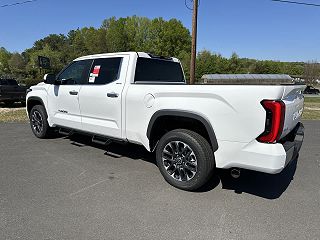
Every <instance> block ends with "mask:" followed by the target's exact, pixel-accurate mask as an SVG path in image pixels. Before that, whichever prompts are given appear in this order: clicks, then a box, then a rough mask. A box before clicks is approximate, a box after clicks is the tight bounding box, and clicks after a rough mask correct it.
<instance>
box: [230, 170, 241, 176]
mask: <svg viewBox="0 0 320 240" xmlns="http://www.w3.org/2000/svg"><path fill="white" fill-rule="evenodd" d="M240 173H241V171H240V169H239V168H233V169H231V171H230V174H231V177H233V178H239V177H240Z"/></svg>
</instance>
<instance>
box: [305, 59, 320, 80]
mask: <svg viewBox="0 0 320 240" xmlns="http://www.w3.org/2000/svg"><path fill="white" fill-rule="evenodd" d="M303 79H304V80H305V81H306V83H309V84H312V83H314V82H315V81H316V80H317V79H320V64H319V63H317V62H316V61H309V62H307V63H306V64H305V65H304V74H303Z"/></svg>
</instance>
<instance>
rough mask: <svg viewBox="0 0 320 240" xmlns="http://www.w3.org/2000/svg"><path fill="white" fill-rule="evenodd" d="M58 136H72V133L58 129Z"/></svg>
mask: <svg viewBox="0 0 320 240" xmlns="http://www.w3.org/2000/svg"><path fill="white" fill-rule="evenodd" d="M59 134H61V135H64V136H71V135H72V134H73V131H72V130H69V129H64V128H60V129H59Z"/></svg>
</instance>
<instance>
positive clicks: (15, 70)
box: [9, 53, 26, 78]
mask: <svg viewBox="0 0 320 240" xmlns="http://www.w3.org/2000/svg"><path fill="white" fill-rule="evenodd" d="M9 67H10V72H11V74H13V75H14V76H15V77H16V78H22V77H24V75H25V70H26V62H25V60H24V58H23V57H22V55H21V54H20V53H13V54H12V55H11V58H10V60H9Z"/></svg>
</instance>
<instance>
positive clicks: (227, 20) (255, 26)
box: [0, 0, 320, 61]
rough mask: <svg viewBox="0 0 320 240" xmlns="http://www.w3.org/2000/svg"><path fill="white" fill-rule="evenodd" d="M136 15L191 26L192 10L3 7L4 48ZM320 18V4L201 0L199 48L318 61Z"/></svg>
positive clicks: (57, 2)
mask: <svg viewBox="0 0 320 240" xmlns="http://www.w3.org/2000/svg"><path fill="white" fill-rule="evenodd" d="M19 1H20V2H22V1H24V0H0V6H1V5H4V4H10V3H16V2H19ZM187 1H190V0H187ZM300 1H302V2H303V1H304V2H313V3H319V4H320V0H300ZM132 15H137V16H144V17H148V18H156V17H163V18H164V19H166V20H169V19H171V18H177V19H179V20H181V21H182V23H183V24H184V26H186V27H187V28H188V29H190V31H191V22H192V11H190V10H189V9H188V8H186V7H185V0H116V1H115V0H90V1H88V0H37V1H35V2H32V3H27V4H23V5H17V6H13V7H3V8H1V7H0V47H4V48H6V49H7V50H9V51H11V52H15V51H17V52H22V51H23V50H25V49H27V48H30V47H32V46H33V43H34V42H35V41H36V40H39V39H41V38H43V37H45V36H47V35H49V34H51V33H55V34H60V33H62V34H67V33H68V32H69V31H70V30H71V29H77V28H82V27H90V26H93V27H100V26H101V24H102V21H103V20H104V19H106V18H110V17H112V16H115V17H117V18H119V17H127V16H132ZM319 23H320V7H310V6H302V5H293V4H284V3H279V2H273V1H271V0H200V6H199V19H198V49H197V50H198V51H201V50H204V49H205V50H209V51H212V52H215V53H220V54H222V55H223V56H225V57H230V56H231V54H232V53H233V52H236V53H237V54H238V55H239V56H240V57H247V58H255V59H261V60H265V59H271V60H279V61H309V60H319V59H320V31H319V25H318V24H319Z"/></svg>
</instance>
